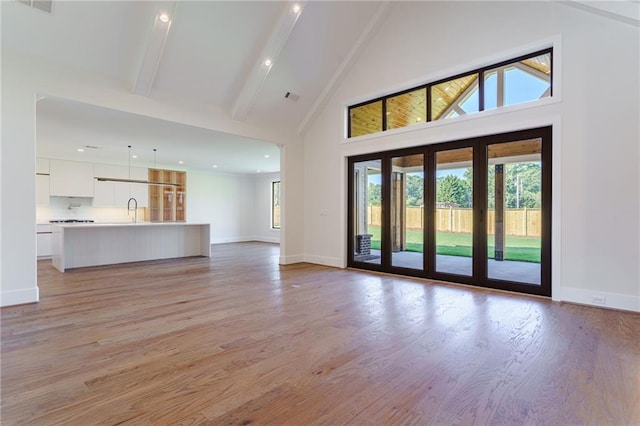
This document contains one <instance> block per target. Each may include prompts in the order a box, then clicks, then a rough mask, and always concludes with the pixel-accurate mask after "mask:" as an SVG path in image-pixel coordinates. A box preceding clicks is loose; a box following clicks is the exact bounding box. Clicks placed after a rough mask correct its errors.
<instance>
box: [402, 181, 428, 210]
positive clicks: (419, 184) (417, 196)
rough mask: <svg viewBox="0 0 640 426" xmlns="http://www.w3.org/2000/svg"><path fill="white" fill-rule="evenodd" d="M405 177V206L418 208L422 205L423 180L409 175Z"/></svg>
mask: <svg viewBox="0 0 640 426" xmlns="http://www.w3.org/2000/svg"><path fill="white" fill-rule="evenodd" d="M406 177H407V178H406V179H407V180H406V185H407V188H406V191H407V206H411V207H420V206H421V205H423V204H424V178H423V177H422V176H421V175H418V174H410V173H409V174H407V175H406Z"/></svg>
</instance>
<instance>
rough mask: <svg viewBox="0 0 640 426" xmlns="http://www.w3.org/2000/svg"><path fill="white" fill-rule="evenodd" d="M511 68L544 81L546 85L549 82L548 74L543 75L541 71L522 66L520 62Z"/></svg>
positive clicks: (525, 65)
mask: <svg viewBox="0 0 640 426" xmlns="http://www.w3.org/2000/svg"><path fill="white" fill-rule="evenodd" d="M513 66H514V67H515V68H518V69H519V70H521V71H524V72H526V73H527V74H529V75H532V76H534V77H536V78H539V79H540V80H542V81H546V82H547V83H548V82H549V81H550V80H551V79H550V77H549V74H545V73H543V72H542V71H539V70H537V69H535V68H533V67H530V66H529V65H527V64H523V63H522V62H516V63H515V64H513Z"/></svg>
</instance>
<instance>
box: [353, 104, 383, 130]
mask: <svg viewBox="0 0 640 426" xmlns="http://www.w3.org/2000/svg"><path fill="white" fill-rule="evenodd" d="M349 123H350V124H349V131H350V132H349V134H350V135H351V136H350V137H356V136H362V135H368V134H371V133H377V132H381V131H382V130H384V127H383V126H382V101H375V102H369V103H366V104H364V105H360V106H353V107H351V108H349Z"/></svg>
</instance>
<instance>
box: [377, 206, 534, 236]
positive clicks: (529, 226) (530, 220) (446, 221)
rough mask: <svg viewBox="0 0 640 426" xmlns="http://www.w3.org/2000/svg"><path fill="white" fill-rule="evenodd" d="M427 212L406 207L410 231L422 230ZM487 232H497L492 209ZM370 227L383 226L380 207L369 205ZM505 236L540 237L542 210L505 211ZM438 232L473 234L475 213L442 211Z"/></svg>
mask: <svg viewBox="0 0 640 426" xmlns="http://www.w3.org/2000/svg"><path fill="white" fill-rule="evenodd" d="M423 215H424V209H423V208H422V207H407V208H406V224H407V225H406V226H407V228H411V229H422V223H423V219H422V218H423ZM487 219H488V220H487V223H488V229H487V231H488V233H489V234H493V233H495V229H494V224H495V211H494V210H489V215H488V218H487ZM368 221H369V222H368V223H369V225H374V226H380V224H381V223H382V215H381V208H380V206H372V205H370V206H369V216H368ZM504 221H505V227H504V228H505V233H506V235H517V236H525V237H540V236H541V235H542V211H541V210H540V209H527V208H524V209H506V210H505V212H504ZM435 222H436V231H441V232H465V233H471V231H472V229H473V212H472V210H471V209H462V208H442V209H436V212H435Z"/></svg>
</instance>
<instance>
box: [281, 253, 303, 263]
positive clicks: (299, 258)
mask: <svg viewBox="0 0 640 426" xmlns="http://www.w3.org/2000/svg"><path fill="white" fill-rule="evenodd" d="M302 262H304V255H302V254H296V255H293V256H280V261H279V263H280V264H281V265H291V264H293V263H302Z"/></svg>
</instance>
